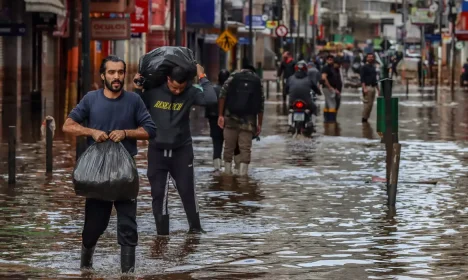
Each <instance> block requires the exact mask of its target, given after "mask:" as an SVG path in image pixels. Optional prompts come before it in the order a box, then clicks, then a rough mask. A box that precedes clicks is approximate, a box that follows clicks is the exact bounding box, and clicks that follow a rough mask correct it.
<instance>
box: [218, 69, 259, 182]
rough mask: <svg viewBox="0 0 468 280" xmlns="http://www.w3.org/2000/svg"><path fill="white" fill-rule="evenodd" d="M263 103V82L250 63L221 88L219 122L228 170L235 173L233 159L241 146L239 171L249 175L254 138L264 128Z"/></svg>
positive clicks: (229, 172) (226, 170) (225, 165)
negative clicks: (237, 148)
mask: <svg viewBox="0 0 468 280" xmlns="http://www.w3.org/2000/svg"><path fill="white" fill-rule="evenodd" d="M264 102H265V96H264V93H263V86H262V81H261V79H260V77H259V76H258V75H257V74H256V72H255V68H254V67H253V66H251V65H248V66H244V67H243V69H242V70H240V71H239V72H235V73H233V74H231V76H230V77H229V79H227V81H226V82H225V83H224V85H223V87H222V88H221V93H220V96H219V111H218V114H219V118H218V125H219V127H220V128H223V129H224V143H225V144H224V170H225V173H227V174H231V173H232V159H233V156H234V151H235V149H236V146H237V145H239V151H240V154H239V162H240V166H239V174H240V175H241V176H245V175H247V174H248V168H249V164H250V160H251V150H252V139H253V138H255V137H258V135H260V132H261V131H262V123H263V110H264Z"/></svg>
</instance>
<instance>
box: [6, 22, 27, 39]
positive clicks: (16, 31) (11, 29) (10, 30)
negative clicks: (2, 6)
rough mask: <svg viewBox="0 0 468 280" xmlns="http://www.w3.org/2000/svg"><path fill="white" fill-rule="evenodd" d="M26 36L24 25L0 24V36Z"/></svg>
mask: <svg viewBox="0 0 468 280" xmlns="http://www.w3.org/2000/svg"><path fill="white" fill-rule="evenodd" d="M24 35H26V24H22V23H7V24H5V23H2V24H0V36H24Z"/></svg>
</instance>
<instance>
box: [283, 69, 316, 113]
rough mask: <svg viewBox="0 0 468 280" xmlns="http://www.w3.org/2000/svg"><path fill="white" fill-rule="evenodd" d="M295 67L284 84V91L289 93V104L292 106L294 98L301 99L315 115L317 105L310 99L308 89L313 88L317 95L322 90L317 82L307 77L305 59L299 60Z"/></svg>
mask: <svg viewBox="0 0 468 280" xmlns="http://www.w3.org/2000/svg"><path fill="white" fill-rule="evenodd" d="M295 68H296V72H295V73H294V75H292V76H291V77H289V79H288V83H287V84H286V91H287V93H288V95H289V106H292V104H293V102H294V101H295V100H297V99H302V100H303V101H304V102H305V103H306V104H307V106H309V110H310V111H311V112H312V114H314V115H317V106H316V105H315V104H314V102H313V101H312V95H311V94H310V91H311V90H313V91H314V92H315V93H316V94H318V95H322V92H321V91H320V89H319V88H318V86H317V84H316V83H314V81H313V80H311V79H309V76H308V75H307V74H308V73H307V70H308V69H307V65H306V62H305V61H299V62H298V63H297V64H296V67H295Z"/></svg>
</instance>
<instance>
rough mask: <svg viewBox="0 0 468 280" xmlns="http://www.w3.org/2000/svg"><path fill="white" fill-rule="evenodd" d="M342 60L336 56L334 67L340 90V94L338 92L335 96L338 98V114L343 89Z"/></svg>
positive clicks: (337, 86)
mask: <svg viewBox="0 0 468 280" xmlns="http://www.w3.org/2000/svg"><path fill="white" fill-rule="evenodd" d="M341 62H342V60H341V59H337V58H335V60H334V62H333V68H334V70H335V73H336V82H337V85H336V88H337V89H338V91H339V92H340V93H339V94H337V95H336V96H335V99H336V114H337V115H338V110H339V109H340V105H341V93H342V91H343V79H342V76H341Z"/></svg>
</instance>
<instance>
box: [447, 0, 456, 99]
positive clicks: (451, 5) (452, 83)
mask: <svg viewBox="0 0 468 280" xmlns="http://www.w3.org/2000/svg"><path fill="white" fill-rule="evenodd" d="M449 8H450V11H449V19H450V22H451V23H452V27H451V31H452V32H451V33H452V40H451V44H450V47H451V48H450V49H451V51H450V65H452V71H451V72H452V73H451V74H452V77H451V78H452V79H451V81H450V91H451V93H452V101H454V99H455V51H456V50H455V21H456V20H457V14H456V11H454V9H455V2H454V0H450V1H449Z"/></svg>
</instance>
